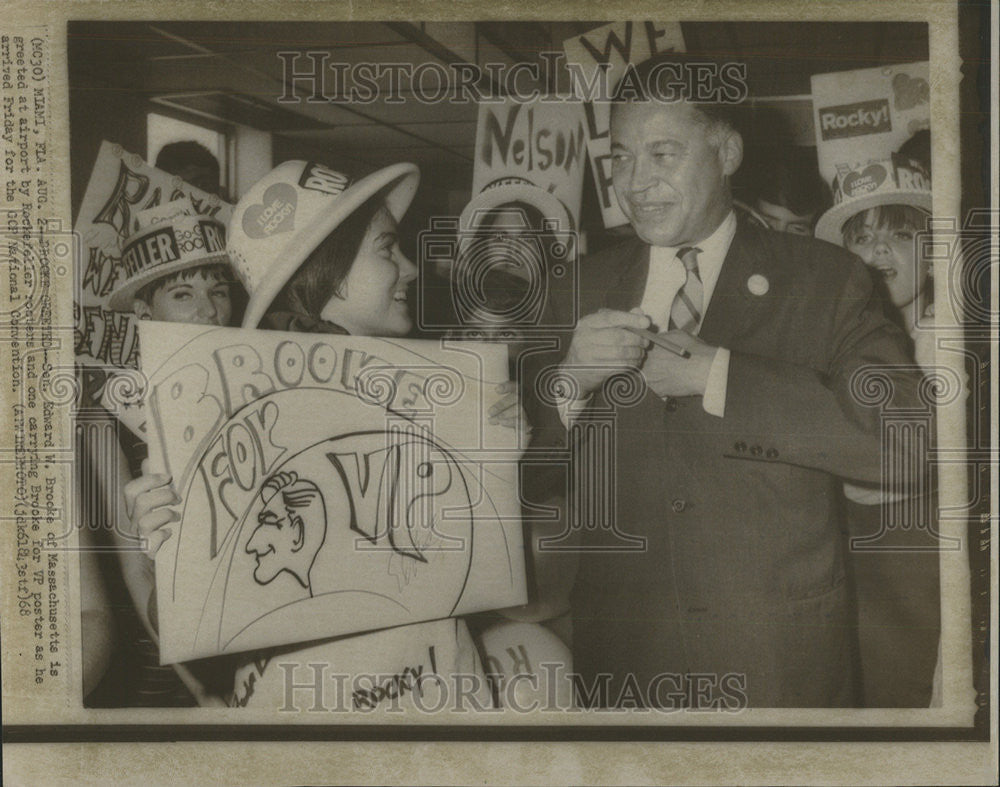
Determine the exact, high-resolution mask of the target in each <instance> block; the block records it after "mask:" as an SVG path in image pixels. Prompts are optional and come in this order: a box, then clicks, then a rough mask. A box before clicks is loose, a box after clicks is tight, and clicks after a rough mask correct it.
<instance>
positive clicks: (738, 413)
mask: <svg viewBox="0 0 1000 787" xmlns="http://www.w3.org/2000/svg"><path fill="white" fill-rule="evenodd" d="M646 73H648V67H647V68H646ZM640 76H642V69H641V68H640ZM645 98H647V97H644V99H645ZM726 111H727V110H726V107H724V106H714V105H707V104H691V103H687V102H686V101H676V100H675V101H669V102H667V101H661V100H658V98H657V97H655V96H654V97H652V99H651V100H621V101H618V102H617V103H616V104H615V105H614V106H613V109H612V121H611V139H612V156H613V179H614V186H615V191H616V193H617V196H618V199H619V202H620V204H621V206H622V209H623V210H624V212H625V214H626V215H627V216H628V217H629V220H630V222H631V224H632V226H633V227H634V229H635V231H636V233H637V235H638V238H637V239H635V240H632V241H628V242H626V243H624V244H622V245H620V246H618V247H616V248H613V249H611V250H609V251H607V252H605V253H602V254H599V255H596V256H594V257H591V258H590V259H588V260H586V261H585V262H584V264H583V266H582V270H581V290H580V298H581V300H580V307H581V308H580V314H582V315H584V316H583V317H582V318H581V319H580V320H579V321H578V324H577V327H576V330H575V331H574V333H573V336H572V339H571V342H570V346H569V350H568V353H567V354H566V356H565V358H564V359H563V361H562V364H561V366H560V373H561V375H562V376H563V379H564V382H565V385H564V387H563V388H562V392H563V401H562V402H561V404H560V406H559V408H558V410H559V419H555V418H552V419H551V420H550V422H549V423H547V424H546V423H542V424H540V428H539V429H538V435H539V443H540V444H544V443H545V442H546V440H547V439H548V438H546V437H545V435H546V434H548V435H549V436H550V437H551V435H552V433H553V431H558V430H559V429H560V428H561V427H562V428H564V427H565V426H570V425H572V424H577V423H579V422H581V421H583V422H586V421H587V420H588V419H592V418H594V417H595V413H596V414H598V415H597V417H599V418H607V416H608V414H611V418H612V420H613V421H614V429H615V435H616V439H615V445H614V448H613V450H612V456H613V458H614V465H613V467H614V472H615V475H614V478H613V484H614V491H615V497H616V498H617V510H616V512H615V513H616V519H615V522H614V525H615V528H614V530H612V529H609V528H607V527H597V528H583V529H581V531H580V532H579V533H578V534H577V536H578V537H579V538H580V540H581V547H582V548H583V551H582V553H581V558H580V566H579V570H578V574H577V580H576V585H575V589H574V592H573V596H572V616H573V655H574V665H575V670H576V672H577V673H578V682H577V695H578V700H579V701H580V702H581V703H582V704H584V705H595V706H602V707H603V706H624V707H628V706H645V707H660V708H675V707H676V708H679V707H692V708H695V707H697V708H729V709H735V708H738V707H744V706H749V707H829V706H849V705H853V704H855V703H856V672H855V656H854V648H853V632H852V631H851V626H852V625H853V624H852V622H851V620H850V616H849V611H848V610H849V588H848V585H847V583H846V581H845V570H844V555H843V547H842V540H841V537H840V532H839V530H840V528H841V524H840V516H839V512H838V503H837V501H838V498H839V495H838V488H839V485H840V481H839V480H837V477H843V478H854V479H865V480H869V481H876V482H877V481H879V480H881V476H882V472H881V468H882V460H883V448H882V446H881V443H882V439H881V429H880V413H882V411H883V410H882V408H883V407H886V406H898V407H902V406H908V405H914V404H916V403H917V400H918V396H917V384H918V382H919V378H918V377H917V376H916V375H915V374H914V372H913V370H912V367H911V369H905V368H899V369H894V368H892V367H906V366H907V365H909V364H912V361H911V360H910V358H909V357H908V355H907V349H906V348H907V343H906V340H905V337H904V336H903V335H902V334H901V332H900V331H899V330H897V329H896V328H895V327H893V326H892V325H891V324H890V323H889V322H888V321H887V320H886V319H885V317H884V316H883V314H882V310H881V306H880V305H879V301H878V299H877V298H876V296H875V294H874V292H873V288H872V282H871V279H870V277H869V274H868V272H867V271H866V269H865V267H864V265H863V264H862V263H861V262H860V261H859V260H857V259H856V258H854V257H853V256H851V255H849V254H846V253H845V252H844V251H843V250H842V249H839V248H837V247H835V246H832V245H830V244H825V243H822V242H819V241H815V240H812V239H809V238H803V237H797V236H791V235H787V234H779V233H776V232H771V231H769V230H765V229H760V228H757V227H753V226H750V225H743V224H741V223H739V222H737V220H736V217H735V215H734V213H733V210H732V201H731V197H730V190H729V178H730V176H731V175H732V174H733V173H734V172H735V171H736V169H737V168H738V167H739V165H740V162H741V158H742V140H741V138H740V135H739V133H738V132H737V131H736V129H735V127H734V126H733V124H732V123H731V121H730V120H729V119H728V117H727V115H726ZM650 328H651V329H652V330H654V331H657V332H659V333H661V335H662V337H663V338H665V339H667V340H669V341H670V342H672V343H673V345H675V346H676V347H678V348H681V349H683V350H684V351H686V354H688V355H689V356H690V357H682V356H681V355H679V354H676V353H675V352H671V351H669V350H667V349H663V348H662V347H660V346H659V345H657V344H651V343H650V342H649V341H648V340H647V339H646V338H643V337H642V336H641V335H638V334H636V333H635V332H634V331H637V330H643V329H650ZM866 368H867V369H868V370H869V372H871V373H870V374H869V373H867V372H866V371H865V370H866ZM636 371H638V372H639V373H641V376H642V378H643V380H644V385H645V391H644V392H641V393H642V395H641V396H637V397H633V399H632V400H631V401H628V402H624V401H623V399H622V397H621V396H620V395H619V394H616V393H615V391H614V386H612V385H609V381H612V380H614V378H615V377H616V376H618V377H620V375H621V374H626V375H627V374H633V375H634V374H636ZM877 383H881V385H882V387H879V386H878V384H877ZM876 394H878V395H876ZM882 394H884V395H882ZM550 416H551V413H550ZM559 420H561V422H562V423H561V425H560V424H559V423H558V421H559ZM565 434H566V433H565V431H563V432H562V437H561V438H560V439H565ZM885 450H890V451H896V450H897V447H896V446H894V445H890V446H889V447H888V448H887V449H885ZM898 450H899V451H902V450H903V449H902V448H899V449H898ZM584 475H586V473H581V472H579V470H577V471H575V472H574V476H575V477H578V478H579V477H582V476H584ZM598 475H599V474H592V475H591V476H590V477H591V478H596V477H598ZM622 533H625V534H627V535H628V536H631V537H634V538H635V539H639V540H638V541H632V542H629V543H631V544H632V545H633V546H634V545H636V544H640V545H641V548H639V549H638V550H634V549H633V550H624V551H623V550H622V549H621V547H622V545H623V543H624V541H623V539H622V537H621V534H622Z"/></svg>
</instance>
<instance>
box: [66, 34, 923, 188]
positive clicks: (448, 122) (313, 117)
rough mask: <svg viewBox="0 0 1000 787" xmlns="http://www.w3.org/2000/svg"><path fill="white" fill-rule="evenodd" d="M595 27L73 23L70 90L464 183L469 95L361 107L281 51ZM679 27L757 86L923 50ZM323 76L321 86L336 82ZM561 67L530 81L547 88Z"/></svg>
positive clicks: (787, 85) (521, 51) (509, 45)
mask: <svg viewBox="0 0 1000 787" xmlns="http://www.w3.org/2000/svg"><path fill="white" fill-rule="evenodd" d="M602 24H605V23H604V22H600V21H595V22H479V23H466V22H456V23H440V22H438V23H421V22H388V23H379V22H351V23H343V22H340V23H335V22H330V23H315V22H308V23H300V22H278V23H272V22H267V23H249V22H240V23H235V22H190V21H185V22H160V21H156V22H72V23H70V26H69V31H68V34H69V43H70V48H69V52H70V87H71V90H74V91H108V90H121V91H130V92H132V93H135V94H136V95H138V96H140V97H141V98H142V99H144V100H147V101H149V102H151V103H152V104H154V105H156V106H159V107H165V108H168V109H170V110H173V111H174V112H177V113H181V114H182V115H189V116H193V117H200V118H202V119H206V120H209V121H210V122H215V123H217V124H231V123H242V124H245V125H250V126H253V127H255V128H258V129H262V130H266V131H270V132H272V133H273V134H274V140H275V151H276V153H278V152H281V153H290V154H293V155H302V156H305V155H312V156H319V157H321V158H322V154H324V153H325V154H328V156H329V157H332V158H333V159H337V160H344V159H347V160H350V161H353V162H356V163H357V164H358V165H359V167H365V168H370V167H375V166H380V165H385V164H388V163H392V162H394V161H399V160H409V161H413V162H415V163H416V164H418V165H419V166H420V167H421V169H422V171H423V173H424V179H425V182H431V183H433V184H434V185H435V186H437V187H438V188H441V189H444V190H448V189H463V188H465V189H467V188H468V187H469V185H470V184H471V180H472V159H473V148H474V143H475V131H476V115H477V108H476V105H475V104H473V103H449V102H447V101H441V102H437V103H433V104H425V103H421V102H419V101H416V100H413V96H412V93H411V91H410V84H409V82H408V80H407V79H406V78H405V76H404V78H403V79H402V80H401V89H400V91H399V97H400V98H401V99H403V100H402V101H400V102H398V103H393V102H390V101H387V100H386V97H385V95H384V93H385V92H386V90H385V88H384V85H385V82H382V83H381V86H382V87H383V90H382V93H381V94H380V95H379V97H378V100H375V101H372V102H370V103H359V102H348V103H338V102H335V101H323V100H320V101H314V102H311V101H307V100H306V99H307V98H309V97H310V96H311V92H310V90H311V88H310V85H309V84H307V83H305V82H303V81H302V80H299V81H294V80H292V79H291V78H290V75H289V74H288V73H286V71H287V67H286V65H285V60H283V59H282V58H283V57H284V58H286V59H294V63H295V64H296V67H297V68H299V69H305V68H307V67H309V66H310V61H309V59H308V55H307V53H312V55H311V56H312V57H315V58H323V57H325V58H326V63H327V64H332V63H343V64H356V63H361V62H367V63H375V64H388V63H409V64H420V63H428V62H432V63H439V64H442V65H445V64H449V63H457V62H472V63H485V62H504V63H507V64H512V63H515V62H525V61H527V62H539V59H540V53H541V52H545V51H555V50H561V49H562V42H563V41H564V40H565V39H567V38H570V37H572V36H574V35H579V34H581V33H584V32H586V31H588V30H591V29H593V28H595V27H599V26H601V25H602ZM682 30H683V33H684V38H685V41H686V43H687V48H688V50H689V51H693V52H698V53H706V54H707V53H711V54H713V55H717V56H718V55H725V56H733V57H739V58H742V59H746V60H749V61H750V66H751V67H750V75H751V77H750V93H751V95H757V96H760V95H769V96H775V95H802V94H806V93H808V92H809V77H810V76H811V75H812V74H814V73H821V72H828V71H839V70H846V69H851V68H860V67H867V66H874V65H878V64H880V63H899V62H909V61H915V60H924V59H927V57H928V50H927V34H926V26H925V25H922V24H916V23H912V24H911V23H905V24H904V23H890V24H876V23H784V22H782V23H744V22H740V23H735V22H722V23H719V22H711V23H709V22H705V23H682ZM279 53H287V54H285V55H283V56H279ZM296 55H297V56H298V57H297V59H295V57H296ZM326 73H327V74H328V76H329V79H328V80H327V82H326V84H325V86H324V90H323V92H324V93H326V94H327V96H331V95H333V94H335V93H336V92H337V85H336V82H335V80H334V79H333V76H332V75H333V72H332V70H330V71H327V72H326ZM563 76H564V75H557V79H556V84H555V85H545V84H541V85H538V86H539V87H540V88H541V89H543V90H544V89H552V88H559V87H561V85H560V80H561V79H563ZM522 84H525V83H522ZM486 87H488V85H487V84H484V88H486ZM282 97H284V98H286V99H292V100H286V101H282V100H280V99H282ZM282 157H283V158H287V157H288V156H282Z"/></svg>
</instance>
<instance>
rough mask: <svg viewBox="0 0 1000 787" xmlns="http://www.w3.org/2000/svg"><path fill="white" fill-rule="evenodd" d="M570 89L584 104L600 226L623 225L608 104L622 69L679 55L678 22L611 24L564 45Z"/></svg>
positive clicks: (566, 41) (622, 72)
mask: <svg viewBox="0 0 1000 787" xmlns="http://www.w3.org/2000/svg"><path fill="white" fill-rule="evenodd" d="M563 50H564V51H565V52H566V66H567V69H568V71H569V74H570V81H571V89H572V92H573V95H575V96H576V97H577V98H578V99H580V100H581V101H586V102H588V103H586V104H585V105H584V106H585V110H586V117H587V126H588V142H587V151H588V154H589V156H590V167H591V171H592V173H593V175H594V183H596V184H597V196H598V199H599V201H600V206H601V216H602V217H603V219H604V226H605V227H618V226H621V225H622V224H627V223H628V219H627V218H626V217H625V214H624V213H622V211H621V208H619V207H618V200H617V198H616V197H615V192H614V187H613V186H612V183H611V130H610V129H611V105H610V104H609V103H608V99H610V98H611V96H612V95H613V94H614V91H615V88H616V87H617V86H618V83H619V82H620V81H621V78H622V77H623V76H624V73H625V67H626V66H627V65H628V64H629V63H631V64H633V65H638V64H639V63H641V62H642V61H644V60H648V59H649V58H651V57H652V56H653V55H656V54H659V53H660V52H684V51H686V50H685V46H684V35H683V34H682V32H681V26H680V23H678V22H612V23H611V24H609V25H604V26H603V27H598V28H595V29H594V30H589V31H587V32H586V33H584V34H583V35H580V36H574V37H573V38H568V39H566V40H565V41H564V42H563Z"/></svg>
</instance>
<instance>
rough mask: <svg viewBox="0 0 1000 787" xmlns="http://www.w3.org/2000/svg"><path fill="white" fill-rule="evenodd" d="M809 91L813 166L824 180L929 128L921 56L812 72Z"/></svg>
mask: <svg viewBox="0 0 1000 787" xmlns="http://www.w3.org/2000/svg"><path fill="white" fill-rule="evenodd" d="M812 94H813V113H814V125H815V129H816V153H817V156H818V158H819V171H820V175H821V176H822V177H823V180H824V181H826V183H828V184H829V183H831V182H832V181H833V178H834V177H835V176H836V174H837V169H838V166H840V167H846V168H847V169H855V168H858V167H860V166H863V165H864V164H865V163H866V162H867V161H869V160H876V159H885V158H887V157H888V156H889V155H890V154H891V153H893V152H895V151H896V150H898V149H899V146H900V145H902V144H903V143H904V142H906V140H907V139H909V138H910V137H911V136H913V134H915V133H916V132H917V131H920V130H921V129H925V128H930V122H931V114H930V112H931V109H930V108H931V103H930V101H931V90H930V69H929V65H928V63H927V62H926V61H925V62H922V63H907V64H905V65H898V66H885V67H880V68H862V69H857V70H855V71H840V72H837V73H833V74H816V75H814V76H813V77H812Z"/></svg>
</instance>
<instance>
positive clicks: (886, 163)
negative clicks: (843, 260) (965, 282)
mask: <svg viewBox="0 0 1000 787" xmlns="http://www.w3.org/2000/svg"><path fill="white" fill-rule="evenodd" d="M833 202H834V205H833V207H832V208H830V209H829V210H828V211H827V212H826V213H824V214H823V215H822V216H820V219H819V221H818V222H816V237H817V238H819V239H820V240H826V241H829V242H830V243H836V244H837V245H838V246H841V245H843V242H844V239H843V235H842V233H841V229H842V227H843V226H844V222H846V221H847V220H848V219H849V218H851V216H854V215H856V214H858V213H861V211H864V210H868V209H869V208H875V207H878V206H880V205H912V206H913V207H915V208H922V209H923V210H926V211H927V212H928V213H930V212H931V208H932V201H931V178H930V175H928V174H927V172H926V171H925V170H924V169H923V167H921V166H920V164H918V163H917V162H916V161H912V160H909V159H904V158H902V157H900V156H898V155H894V156H891V157H889V158H885V159H879V160H877V161H868V162H867V163H865V164H857V165H854V166H848V165H844V166H839V167H838V168H837V176H836V177H835V178H834V180H833Z"/></svg>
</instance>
